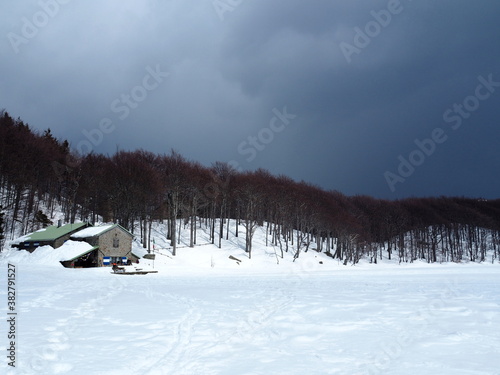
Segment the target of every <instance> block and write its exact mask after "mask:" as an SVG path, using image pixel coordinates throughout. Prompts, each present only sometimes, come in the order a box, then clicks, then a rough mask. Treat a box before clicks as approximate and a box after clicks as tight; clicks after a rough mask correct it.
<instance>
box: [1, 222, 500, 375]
mask: <svg viewBox="0 0 500 375" xmlns="http://www.w3.org/2000/svg"><path fill="white" fill-rule="evenodd" d="M163 230H164V227H163V226H162V225H157V226H155V228H154V234H155V235H154V237H155V248H156V249H155V250H157V251H155V254H156V259H155V261H154V263H153V261H147V260H144V259H143V260H141V263H142V264H143V266H147V265H148V263H149V265H150V266H151V267H154V269H155V270H158V271H159V272H158V273H156V274H148V275H134V276H131V275H115V274H112V273H111V272H110V269H109V268H95V269H66V268H63V267H62V266H61V265H60V263H59V260H58V258H57V257H56V256H55V253H53V254H52V255H49V254H45V256H43V255H44V253H45V251H47V250H50V249H39V250H42V251H41V252H39V253H37V252H38V251H39V250H37V252H35V253H33V254H27V253H26V252H19V251H17V250H16V251H7V252H4V253H2V254H0V269H1V270H2V271H1V272H0V275H1V284H2V285H4V287H3V288H1V289H0V300H3V301H4V303H3V304H0V314H1V315H2V316H3V318H2V319H1V323H0V332H2V339H1V340H0V350H2V352H3V353H4V358H3V361H2V363H0V373H2V374H3V373H6V374H12V375H14V374H16V375H17V374H36V375H44V374H47V375H52V374H76V375H78V374H82V375H84V374H85V375H89V374H109V375H111V374H117V375H118V374H120V375H122V374H127V375H128V374H131V375H135V374H137V375H142V374H172V375H182V374H184V375H197V374H200V375H210V374H228V375H229V374H230V375H235V374H237V375H238V374H245V375H250V374H252V375H256V374H266V375H268V374H283V375H285V374H286V375H290V374H292V375H293V374H300V375H302V374H318V375H319V374H321V375H323V374H339V375H340V374H345V375H353V374H360V375H361V374H398V375H404V374H412V375H413V374H419V375H420V374H440V375H448V374H450V375H451V374H453V375H456V374H468V375H498V369H499V368H500V349H499V348H500V336H499V335H498V332H499V331H498V321H499V319H500V294H499V293H498V290H500V275H499V272H500V267H499V265H498V264H491V263H480V264H479V263H469V264H465V263H461V264H453V263H447V264H427V263H424V262H415V263H405V264H401V265H399V264H398V262H397V261H393V262H388V261H383V262H381V263H380V262H379V264H378V265H373V264H369V263H368V262H367V261H362V262H360V263H358V264H357V265H355V266H350V265H349V266H343V265H342V264H339V262H338V261H333V260H332V259H331V258H328V257H327V256H326V255H324V254H320V253H317V252H315V251H313V250H309V251H308V252H307V253H301V255H300V257H299V258H298V259H297V260H296V261H295V262H293V254H291V253H288V254H287V253H285V256H284V258H281V257H280V256H279V252H278V251H276V252H275V249H273V248H272V247H266V246H265V233H264V232H263V229H262V228H261V229H259V230H258V231H257V233H256V235H255V243H254V249H253V254H252V259H248V256H247V254H246V253H245V251H244V250H243V249H244V242H243V241H244V236H241V237H235V236H234V235H233V236H231V237H230V241H227V242H228V243H226V244H224V246H223V248H222V249H218V248H217V247H216V246H214V245H211V244H207V242H208V237H206V234H203V235H200V237H199V239H198V246H195V247H194V248H189V247H186V244H187V238H185V237H183V238H182V239H181V244H180V245H179V248H178V249H177V254H178V255H177V256H176V257H173V256H172V254H171V249H170V248H169V247H168V241H167V240H166V239H165V238H164V235H163V234H162V233H163ZM202 232H203V231H202ZM200 234H202V233H200ZM134 246H136V251H139V250H140V249H139V245H138V243H135V244H134ZM158 248H160V249H158ZM276 250H278V249H276ZM277 253H278V256H277ZM229 256H232V257H234V258H237V259H239V260H240V262H237V261H235V260H232V259H230V258H229ZM321 262H322V263H321ZM9 264H13V265H15V281H14V286H13V287H14V288H15V289H16V301H15V312H17V315H16V325H15V338H14V339H13V341H14V342H15V345H14V346H15V363H14V364H15V365H16V367H15V368H13V367H10V366H9V365H8V363H9V362H10V360H9V359H8V358H6V355H5V353H9V351H8V350H7V349H9V345H11V344H10V341H11V340H10V339H7V332H9V330H10V329H11V326H10V325H9V324H8V322H7V319H8V317H9V316H8V315H7V313H8V311H7V308H8V304H7V298H8V289H7V269H8V267H9V266H8V265H9ZM11 274H12V272H11Z"/></svg>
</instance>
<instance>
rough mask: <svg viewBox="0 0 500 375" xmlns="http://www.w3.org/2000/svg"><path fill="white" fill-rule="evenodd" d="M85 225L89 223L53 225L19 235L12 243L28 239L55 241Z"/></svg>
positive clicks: (16, 243) (15, 243)
mask: <svg viewBox="0 0 500 375" xmlns="http://www.w3.org/2000/svg"><path fill="white" fill-rule="evenodd" d="M85 225H87V223H74V224H66V225H63V226H61V227H57V226H55V225H51V226H49V227H47V228H44V229H40V230H37V231H36V232H33V233H30V234H27V235H25V236H22V237H19V238H17V239H15V240H14V241H12V244H13V245H18V244H20V243H22V242H26V241H53V240H56V239H58V238H60V237H62V236H65V235H67V234H69V233H71V232H73V231H75V230H77V229H78V228H82V227H84V226H85Z"/></svg>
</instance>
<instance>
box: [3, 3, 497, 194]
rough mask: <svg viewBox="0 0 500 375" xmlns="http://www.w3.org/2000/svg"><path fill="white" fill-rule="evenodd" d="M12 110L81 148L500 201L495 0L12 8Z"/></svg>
mask: <svg viewBox="0 0 500 375" xmlns="http://www.w3.org/2000/svg"><path fill="white" fill-rule="evenodd" d="M0 9H1V12H0V108H5V109H6V110H7V111H8V112H9V113H10V114H11V115H12V116H14V117H18V116H19V117H21V118H22V119H23V120H24V121H26V122H28V123H29V124H30V125H31V126H32V127H34V128H36V129H40V130H44V129H46V128H49V127H50V128H51V130H52V132H53V133H54V134H55V135H56V136H57V137H58V138H60V139H68V140H69V141H70V143H71V145H72V147H73V148H74V149H75V150H79V151H80V152H81V153H84V154H85V153H88V152H96V153H105V154H113V153H114V152H115V151H116V150H117V149H120V150H134V149H138V148H143V149H147V150H150V151H153V152H155V153H169V152H170V151H171V150H172V149H174V150H176V151H178V152H179V153H181V154H182V155H184V156H185V157H186V158H188V159H190V160H195V161H199V162H201V163H202V164H204V165H207V166H209V165H211V164H212V163H213V162H215V161H225V162H231V163H232V164H233V165H234V166H235V167H237V168H241V169H243V170H247V169H250V170H253V169H257V168H265V169H268V170H269V171H271V172H272V173H273V174H284V175H288V176H290V177H292V178H293V179H295V180H305V181H307V182H310V183H313V184H316V185H319V186H321V187H322V188H324V189H327V190H330V189H333V190H339V191H341V192H343V193H345V194H348V195H355V194H365V195H371V196H375V197H380V198H388V199H397V198H403V197H410V196H441V195H446V196H469V197H483V198H498V197H499V194H498V191H499V190H500V173H499V172H500V105H499V104H500V48H499V46H500V22H499V19H500V2H498V0H478V1H470V0H467V1H466V0H439V1H438V0H433V1H427V0H421V1H417V0H413V1H411V0H401V1H397V0H391V1H387V0H383V1H374V0H369V1H368V0H360V1H351V0H349V1H347V0H345V1H344V0H338V1H334V0H329V1H327V0H311V1H305V0H149V1H147V0H144V1H139V0H134V1H132V0H107V1H92V0H90V1H83V0H72V1H69V0H41V1H38V0H37V1H2V4H1V5H0Z"/></svg>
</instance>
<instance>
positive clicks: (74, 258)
mask: <svg viewBox="0 0 500 375" xmlns="http://www.w3.org/2000/svg"><path fill="white" fill-rule="evenodd" d="M98 248H99V246H94V247H92V248H91V249H88V250H86V251H84V252H83V253H81V254H80V255H77V256H75V257H73V258H71V259H66V260H63V261H62V262H72V261H74V260H77V259H78V258H80V257H82V256H84V255H86V254H88V253H90V252H91V251H94V250H96V249H98Z"/></svg>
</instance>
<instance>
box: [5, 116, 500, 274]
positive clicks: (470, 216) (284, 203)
mask: <svg viewBox="0 0 500 375" xmlns="http://www.w3.org/2000/svg"><path fill="white" fill-rule="evenodd" d="M339 178H342V176H339ZM0 206H1V207H3V208H2V209H0V212H1V211H2V210H3V211H5V212H8V213H9V214H6V215H4V216H3V222H2V220H0V228H1V229H2V230H3V236H4V237H5V238H6V239H11V238H12V237H13V236H14V235H16V234H19V233H26V232H29V231H32V230H36V229H39V228H41V227H42V226H44V225H47V224H48V223H49V220H48V218H49V217H53V211H54V209H55V208H56V207H62V210H63V213H64V220H65V221H66V222H73V221H75V220H81V221H90V222H96V221H97V220H98V218H99V217H101V218H102V220H103V221H106V222H117V223H119V224H121V225H122V226H124V227H125V228H128V229H130V230H134V229H136V228H137V227H138V228H140V230H139V229H136V235H138V236H139V237H140V238H141V241H142V242H143V243H144V246H149V244H150V241H149V235H150V229H151V223H152V222H154V221H159V222H163V223H165V225H166V226H167V227H168V232H169V234H168V237H169V239H171V244H172V252H173V254H174V255H175V253H176V243H177V241H176V236H177V235H178V234H177V233H178V230H180V229H181V228H180V227H181V226H182V228H183V230H190V234H191V235H190V245H191V246H194V244H195V243H196V228H197V224H199V223H200V221H201V222H202V223H203V225H206V226H208V227H209V228H210V233H211V241H212V243H215V244H217V245H218V246H219V247H222V246H223V245H224V240H225V238H226V236H227V228H228V223H229V222H231V221H235V223H236V224H237V225H236V228H239V227H241V235H242V236H246V241H245V242H246V251H247V253H248V254H249V256H251V251H252V246H251V245H252V236H253V233H254V230H255V228H256V227H257V226H259V225H264V223H265V225H266V229H267V233H269V241H270V244H273V245H276V246H280V248H281V249H282V250H283V251H287V250H288V249H289V247H294V248H295V249H297V251H296V256H299V254H300V250H303V251H307V250H309V249H310V248H314V249H316V250H318V251H323V252H326V253H329V254H330V255H331V256H332V257H333V258H336V259H341V260H343V261H344V262H345V263H346V264H347V263H350V262H352V263H356V262H357V261H358V260H359V259H360V258H361V257H363V256H367V257H369V258H370V259H372V260H373V261H376V259H377V256H378V254H381V253H382V252H384V254H385V255H386V256H388V257H389V258H391V257H392V256H395V257H399V258H398V259H399V260H400V261H413V260H416V259H425V260H427V261H429V262H436V261H443V260H444V261H460V260H461V259H462V258H465V257H466V258H467V259H470V260H474V261H476V260H477V261H484V260H486V252H487V251H488V250H493V256H497V254H498V253H499V251H500V250H499V246H500V200H498V199H497V200H484V199H478V198H451V197H439V198H438V197H436V198H418V199H417V198H414V199H405V200H398V201H386V200H379V199H374V198H371V197H367V196H354V197H348V196H345V195H343V194H342V193H340V192H337V191H325V190H323V189H321V188H319V187H317V186H313V185H311V184H308V183H306V182H296V181H293V180H292V179H290V178H288V177H286V176H274V175H271V174H270V173H269V172H267V171H265V170H257V171H252V172H243V173H241V172H237V171H235V170H234V169H232V168H231V167H230V166H228V165H227V164H226V163H221V162H216V163H214V164H213V165H212V166H211V167H205V166H202V165H201V164H199V163H197V162H193V161H189V160H186V159H185V158H184V157H182V156H181V155H179V154H178V153H176V152H169V153H166V154H162V155H157V154H153V153H151V152H148V151H144V150H138V151H133V152H123V151H120V152H117V153H115V154H114V155H112V156H105V155H100V154H88V155H83V156H82V155H76V154H75V153H74V152H73V151H72V150H71V149H70V144H69V143H68V142H67V141H61V140H58V139H56V138H55V137H54V136H53V135H52V134H51V131H50V130H49V129H48V130H46V131H44V132H43V133H42V134H39V133H38V132H36V131H34V130H33V129H31V128H30V127H29V126H28V125H27V124H25V123H24V122H23V121H22V120H20V119H17V120H15V119H13V118H11V117H10V116H9V114H8V113H7V112H5V111H2V112H0ZM0 217H1V216H0ZM219 218H221V219H223V220H217V219H219ZM176 219H182V220H176ZM294 230H295V231H294ZM137 232H138V233H137ZM0 238H1V236H0ZM0 241H2V240H1V239H0ZM0 248H1V247H0Z"/></svg>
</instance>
